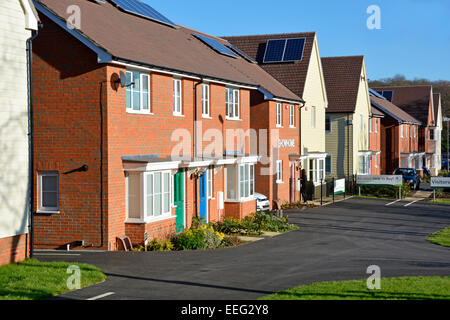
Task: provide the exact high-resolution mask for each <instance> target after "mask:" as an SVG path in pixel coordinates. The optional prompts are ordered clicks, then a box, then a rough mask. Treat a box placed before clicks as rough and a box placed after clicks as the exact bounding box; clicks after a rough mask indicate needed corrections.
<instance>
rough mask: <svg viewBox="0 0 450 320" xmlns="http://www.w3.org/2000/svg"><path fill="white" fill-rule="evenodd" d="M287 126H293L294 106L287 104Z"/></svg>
mask: <svg viewBox="0 0 450 320" xmlns="http://www.w3.org/2000/svg"><path fill="white" fill-rule="evenodd" d="M289 126H290V127H291V128H295V106H293V105H292V104H291V105H290V106H289Z"/></svg>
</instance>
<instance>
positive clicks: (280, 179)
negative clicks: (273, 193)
mask: <svg viewBox="0 0 450 320" xmlns="http://www.w3.org/2000/svg"><path fill="white" fill-rule="evenodd" d="M276 176H277V181H276V182H277V183H278V184H280V183H283V160H277V163H276Z"/></svg>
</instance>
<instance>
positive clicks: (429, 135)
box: [373, 85, 438, 173]
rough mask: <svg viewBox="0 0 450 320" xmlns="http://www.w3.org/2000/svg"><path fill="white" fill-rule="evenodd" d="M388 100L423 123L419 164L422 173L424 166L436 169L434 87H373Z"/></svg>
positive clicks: (420, 129)
mask: <svg viewBox="0 0 450 320" xmlns="http://www.w3.org/2000/svg"><path fill="white" fill-rule="evenodd" d="M373 89H374V90H375V91H377V92H378V93H379V94H381V95H382V96H384V97H385V98H386V99H387V100H389V101H390V102H392V103H393V104H394V105H396V106H398V107H399V108H400V109H402V110H403V111H405V112H406V113H408V114H409V115H411V116H412V117H414V118H415V119H417V120H418V121H419V122H420V123H421V124H420V126H419V128H418V139H419V147H418V151H419V152H420V153H422V154H423V158H422V160H421V162H422V163H421V164H417V165H416V168H418V169H419V170H420V171H421V173H423V172H422V169H423V168H428V169H430V170H431V171H435V168H434V167H435V166H436V161H435V158H436V154H437V148H436V145H437V143H438V142H437V141H436V140H435V135H434V133H435V128H436V119H435V113H434V103H433V87H432V86H429V85H425V86H404V87H377V88H373Z"/></svg>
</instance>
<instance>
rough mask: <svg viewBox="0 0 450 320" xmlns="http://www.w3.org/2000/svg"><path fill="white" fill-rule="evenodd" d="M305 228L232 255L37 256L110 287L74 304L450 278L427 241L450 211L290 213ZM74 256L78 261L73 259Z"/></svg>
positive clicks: (353, 206) (234, 296)
mask: <svg viewBox="0 0 450 320" xmlns="http://www.w3.org/2000/svg"><path fill="white" fill-rule="evenodd" d="M289 219H290V222H292V223H296V224H298V225H299V226H300V230H299V231H294V232H291V233H288V234H285V235H282V236H278V237H275V238H271V239H265V240H262V241H259V242H256V243H252V244H248V245H244V246H240V247H237V248H232V249H223V250H215V251H193V252H171V253H123V252H102V253H98V252H97V253H89V252H83V253H79V252H76V253H74V252H70V253H65V252H61V253H55V252H51V253H47V252H38V253H37V256H36V257H37V258H38V259H39V260H41V261H70V262H72V261H73V262H83V263H89V264H93V265H95V266H98V267H99V268H101V269H102V270H103V271H104V272H105V273H106V274H107V276H108V280H107V281H106V282H105V283H102V284H99V285H96V286H92V287H89V288H85V289H83V290H79V291H76V292H72V293H69V294H67V295H64V296H62V298H69V299H89V298H92V297H99V296H100V297H103V299H111V300H112V299H151V300H157V299H164V300H180V299H182V300H192V299H194V300H195V299H202V300H205V299H206V300H210V299H214V300H247V299H256V298H259V297H262V296H265V295H267V294H271V293H273V292H278V291H281V290H285V289H289V288H292V287H295V286H298V285H304V284H310V283H313V282H318V281H331V280H357V279H365V278H367V277H368V276H369V275H367V274H366V270H367V268H368V267H369V266H371V265H378V266H380V268H381V272H382V277H392V276H417V275H441V276H449V275H450V249H449V248H443V247H440V246H437V245H433V244H431V243H429V242H427V241H426V238H427V237H428V236H429V235H430V234H431V233H434V232H436V231H439V230H441V229H444V228H446V227H448V226H449V225H450V206H446V205H433V204H429V203H421V202H418V203H411V202H408V201H401V202H395V203H391V201H387V200H376V199H373V200H372V199H351V200H347V201H345V202H341V203H338V204H335V205H330V206H326V207H321V208H315V209H309V210H305V211H299V212H290V213H289ZM67 254H71V255H67Z"/></svg>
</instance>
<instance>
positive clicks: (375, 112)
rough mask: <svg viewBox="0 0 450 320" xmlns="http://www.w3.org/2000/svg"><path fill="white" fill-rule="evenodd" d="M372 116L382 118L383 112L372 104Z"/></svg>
mask: <svg viewBox="0 0 450 320" xmlns="http://www.w3.org/2000/svg"><path fill="white" fill-rule="evenodd" d="M371 112H372V118H384V113H383V112H382V111H380V110H378V109H377V108H375V107H374V106H372V110H371Z"/></svg>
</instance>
